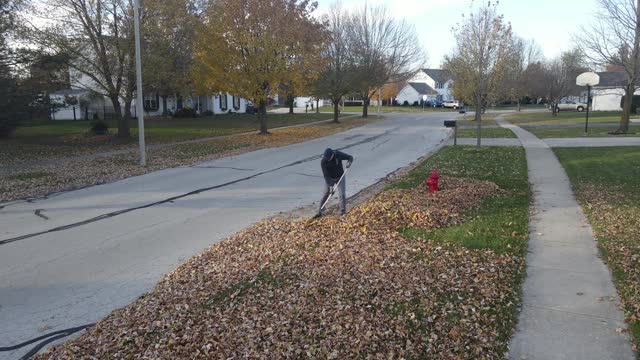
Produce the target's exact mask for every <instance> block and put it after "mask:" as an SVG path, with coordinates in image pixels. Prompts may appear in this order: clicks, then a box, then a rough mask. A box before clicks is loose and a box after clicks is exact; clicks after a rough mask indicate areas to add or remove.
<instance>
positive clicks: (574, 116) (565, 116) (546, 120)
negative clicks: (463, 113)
mask: <svg viewBox="0 0 640 360" xmlns="http://www.w3.org/2000/svg"><path fill="white" fill-rule="evenodd" d="M621 114H622V113H621V112H619V111H596V112H591V113H590V114H589V122H590V123H592V122H614V123H615V122H619V121H620V116H621ZM585 118H586V113H585V112H577V111H561V112H560V113H558V115H557V116H553V115H551V112H550V111H544V112H522V113H516V114H509V115H507V116H505V120H508V121H510V122H511V123H513V124H516V125H528V124H529V125H555V124H584V122H585ZM633 118H636V119H637V118H638V117H637V116H634V117H633Z"/></svg>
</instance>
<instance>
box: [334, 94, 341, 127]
mask: <svg viewBox="0 0 640 360" xmlns="http://www.w3.org/2000/svg"><path fill="white" fill-rule="evenodd" d="M333 122H334V123H336V124H338V123H339V122H340V100H338V101H336V100H335V99H333Z"/></svg>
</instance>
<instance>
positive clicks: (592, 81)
mask: <svg viewBox="0 0 640 360" xmlns="http://www.w3.org/2000/svg"><path fill="white" fill-rule="evenodd" d="M598 84H600V76H599V75H598V74H596V73H594V72H586V73H582V74H580V75H579V76H578V77H577V78H576V85H578V86H586V87H587V117H586V120H585V122H584V136H589V102H590V101H591V88H592V87H593V86H596V85H598Z"/></svg>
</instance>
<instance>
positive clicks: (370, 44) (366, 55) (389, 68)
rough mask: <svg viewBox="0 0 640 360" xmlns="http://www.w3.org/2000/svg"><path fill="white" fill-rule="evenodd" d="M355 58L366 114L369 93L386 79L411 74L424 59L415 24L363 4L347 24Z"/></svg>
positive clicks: (364, 112) (357, 82) (396, 80)
mask: <svg viewBox="0 0 640 360" xmlns="http://www.w3.org/2000/svg"><path fill="white" fill-rule="evenodd" d="M348 30H349V38H350V41H351V51H352V56H354V58H355V64H356V68H357V75H356V79H355V83H356V87H357V89H358V92H359V94H360V96H361V97H362V99H363V107H362V116H363V117H367V115H368V108H369V103H370V101H371V96H372V95H373V93H374V92H375V91H377V90H378V89H380V88H382V87H383V86H384V85H385V84H386V83H388V82H401V81H406V80H408V79H409V78H411V77H412V76H413V75H414V74H415V73H416V72H417V70H418V69H420V68H421V67H422V65H423V64H424V62H425V61H426V55H425V53H424V51H423V50H422V48H421V46H420V44H419V41H418V36H417V33H416V31H415V28H414V27H413V26H412V25H410V24H408V23H407V22H406V21H404V20H397V19H395V18H394V17H393V16H392V15H391V14H390V13H389V10H388V9H387V8H386V7H384V6H377V7H374V6H370V5H364V6H363V7H362V8H360V9H359V10H357V11H355V12H354V13H353V14H352V15H351V19H350V22H349V26H348Z"/></svg>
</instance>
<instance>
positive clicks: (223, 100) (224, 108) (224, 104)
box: [220, 94, 227, 111]
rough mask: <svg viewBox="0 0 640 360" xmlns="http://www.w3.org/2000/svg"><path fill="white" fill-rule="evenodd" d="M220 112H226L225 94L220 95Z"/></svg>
mask: <svg viewBox="0 0 640 360" xmlns="http://www.w3.org/2000/svg"><path fill="white" fill-rule="evenodd" d="M220 110H222V111H225V110H227V94H223V95H220Z"/></svg>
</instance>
